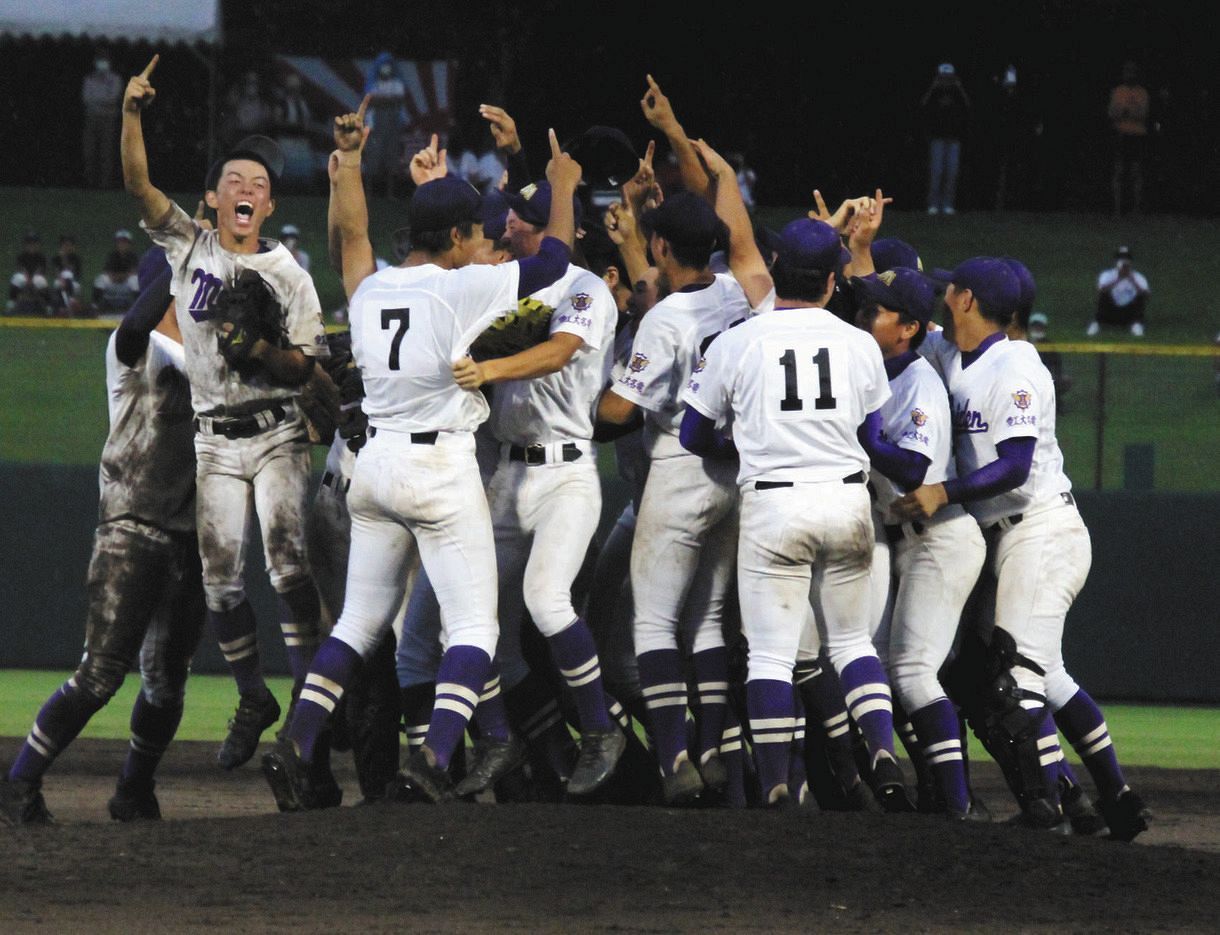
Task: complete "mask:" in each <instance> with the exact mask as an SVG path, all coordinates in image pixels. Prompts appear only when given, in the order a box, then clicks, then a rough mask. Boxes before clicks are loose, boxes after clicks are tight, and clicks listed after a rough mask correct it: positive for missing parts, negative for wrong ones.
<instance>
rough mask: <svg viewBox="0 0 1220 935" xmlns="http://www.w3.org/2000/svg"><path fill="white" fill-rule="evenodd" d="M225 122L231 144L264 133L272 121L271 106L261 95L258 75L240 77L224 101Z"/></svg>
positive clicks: (250, 74)
mask: <svg viewBox="0 0 1220 935" xmlns="http://www.w3.org/2000/svg"><path fill="white" fill-rule="evenodd" d="M225 107H226V110H227V115H226V116H227V120H225V121H224V123H225V125H226V127H227V129H228V132H229V136H230V137H231V140H232V141H233V142H236V141H237V140H240V139H242V138H243V137H246V136H249V135H250V134H252V133H266V132H267V130H268V128H269V127H270V126H271V122H272V120H273V119H274V116H275V115H274V113H273V112H272V109H271V104H270V103H269V102H268V101H267V98H266V97H265V96H264V95H263V87H262V83H261V82H260V81H259V78H258V73H257V72H253V71H248V72H246V73H245V74H244V75H242V77H241V80H240V81H238V83H237V84H235V85H234V86H233V87H232V88H230V89H229V94H228V97H227V98H226V99H225Z"/></svg>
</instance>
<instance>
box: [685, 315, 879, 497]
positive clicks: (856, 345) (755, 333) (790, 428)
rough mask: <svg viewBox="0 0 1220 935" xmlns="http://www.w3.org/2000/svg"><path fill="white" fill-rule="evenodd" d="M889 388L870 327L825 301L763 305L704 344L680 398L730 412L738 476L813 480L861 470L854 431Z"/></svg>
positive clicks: (706, 409) (713, 413)
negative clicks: (849, 320) (839, 314)
mask: <svg viewBox="0 0 1220 935" xmlns="http://www.w3.org/2000/svg"><path fill="white" fill-rule="evenodd" d="M889 396H890V388H889V381H888V380H887V379H886V375H885V366H884V364H883V363H882V360H881V351H880V349H879V348H878V347H877V342H876V341H874V340H873V338H872V335H870V334H867V333H866V332H864V331H861V330H860V329H858V328H854V327H852V326H851V325H848V324H846V323H844V322H843V321H840V320H839V319H838V318H836V317H835V316H834V315H832V314H831V313H830V312H827V311H826V310H825V309H820V308H780V309H775V308H771V309H767V310H765V311H762V312H761V313H760V314H758V315H755V316H754V317H753V318H750V319H748V320H747V321H745V322H743V323H742V324H740V325H738V326H737V327H736V328H732V329H730V330H728V331H725V332H724V333H723V334H721V335H720V336H719V337H717V338H716V340H714V341H713V342H712V343H711V345H710V346H709V347H708V349H707V352H706V353H705V355H704V359H703V360H702V361H701V362H700V363H699V366H698V367H696V370H695V372H694V373H693V374H691V378H690V382H689V383H688V385H687V389H686V394H685V400H686V403H687V405H689V406H693V407H694V408H695V409H696V410H698V411H699V412H700V413H702V414H703V415H705V416H707V417H708V418H709V419H715V420H717V421H720V420H721V419H724V418H725V417H728V416H730V415H731V421H732V425H733V441H734V442H735V443H736V445H737V451H738V452H739V454H740V455H741V470H740V472H739V473H738V475H737V481H738V483H739V484H744V483H746V482H747V481H757V480H778V481H793V482H811V483H818V482H824V481H831V480H839V479H842V478H844V477H848V476H850V475H851V474H854V473H856V472H857V471H867V470H868V455H866V454H865V453H864V448H863V447H862V446H861V445H860V442H859V440H858V439H857V438H856V430H857V429H858V428H859V426H860V423H862V422H863V421H864V418H865V416H867V415H868V414H869V413H870V412H873V411H875V410H877V409H879V408H880V407H881V405H882V404H883V403H884V402H885V401H886V400H887V399H889Z"/></svg>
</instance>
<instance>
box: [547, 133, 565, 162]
mask: <svg viewBox="0 0 1220 935" xmlns="http://www.w3.org/2000/svg"><path fill="white" fill-rule="evenodd" d="M547 139H549V140H550V141H551V158H552V159H558V158H559V157H560V156H562V155H563V152H562V151H561V150H560V149H559V137H557V136H556V135H555V128H554V127H551V129H549V130H547Z"/></svg>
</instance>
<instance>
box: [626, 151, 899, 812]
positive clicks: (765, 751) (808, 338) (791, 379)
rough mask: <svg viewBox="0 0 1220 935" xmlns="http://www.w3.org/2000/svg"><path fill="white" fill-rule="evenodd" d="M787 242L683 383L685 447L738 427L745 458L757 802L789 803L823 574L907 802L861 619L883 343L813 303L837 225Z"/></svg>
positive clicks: (887, 772) (808, 225)
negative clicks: (734, 321) (869, 471)
mask: <svg viewBox="0 0 1220 935" xmlns="http://www.w3.org/2000/svg"><path fill="white" fill-rule="evenodd" d="M700 152H702V153H703V154H704V160H705V162H707V164H708V165H709V168H710V169H711V171H712V172H713V173H715V174H717V175H720V176H723V175H724V174H725V170H726V168H727V165H722V163H723V160H721V159H718V158H717V157H715V156H714V154H712V153H711V152H710V150H705V147H702V146H701V147H700ZM726 188H727V187H726ZM720 191H721V189H719V188H718V204H720V203H721V201H722V198H721V195H720ZM727 197H729V198H731V197H732V195H731V193H730V194H728V196H727ZM733 239H734V240H735V241H738V240H740V241H744V243H743V244H742V245H741V247H740V249H741V250H742V251H743V254H744V256H748V264H744V263H741V262H739V263H737V264H735V265H734V267H733V268H734V272H735V274H736V275H738V278H739V279H741V280H743V281H745V282H757V281H762V282H765V283H769V282H770V276H768V275H767V273H766V267H765V264H764V262H763V259H762V256H761V254H759V253H758V249H757V247H756V246H755V245H754V242H753V239H752V238H746V237H740V238H738V237H735V238H733ZM781 241H782V243H781V249H780V251H779V256H778V258H777V259H776V262H775V265H774V267H773V269H772V275H774V276H775V290H774V291H770V292H768V294H767V296H766V298H764V299H763V300H762V301H761V302H756V303H755V306H756V308H757V309H759V311H760V314H757V315H756V316H755V317H753V318H750V319H748V320H747V321H745V322H744V323H743V324H741V325H739V326H737V327H735V328H732V329H730V330H727V331H725V332H724V333H723V334H721V335H720V336H719V337H716V338H715V339H714V340H713V341H712V342H711V344H710V346H709V347H708V348H707V350H706V352H705V355H704V359H703V360H702V361H701V362H700V365H699V366H698V367H697V368H696V369H695V370H694V371H693V372H692V375H691V376H690V378H689V380H688V385H687V388H686V392H685V394H684V397H683V398H684V400H685V402H686V403H687V406H688V408H687V411H686V414H685V416H684V417H683V421H682V444H683V445H684V446H685V447H686V448H688V449H689V450H691V451H694V452H697V453H710V452H715V451H716V450H717V449H722V448H723V447H724V446H725V445H727V444H730V443H727V442H725V441H724V440H722V439H720V438H719V437H718V436H717V433H716V431H715V425H716V423H717V422H722V421H729V420H731V423H732V430H733V441H734V442H735V444H736V448H737V451H738V453H739V454H740V458H741V467H740V470H739V472H738V476H737V481H738V483H739V485H740V487H741V491H742V493H741V509H742V513H741V535H740V541H739V544H738V550H737V577H738V595H739V601H740V603H741V612H742V628H743V631H744V634H745V637H746V640H747V642H748V644H749V663H748V678H747V682H746V704H747V710H748V713H749V717H750V727H751V735H752V737H753V741H754V750H755V759H756V761H757V764H758V772H759V783H760V787H761V795H762V800H763V802H764V804H766V805H769V806H781V805H783V804H785V803H787V802H789V801H795V799H794V798H793V797H791V796H790V793H789V785H788V781H789V748H790V746H791V743H792V740H793V735H794V728H795V725H794V704H793V698H794V696H793V668H794V666H795V663H796V661H797V651H798V643H799V641H800V636H801V631H802V627H803V626H804V625H805V623H806V620H807V618H808V602H809V596H810V583H811V578H813V577H814V576H815V575H816V576H817V578H818V587H817V589H816V591H815V598H816V601H817V605H818V606H817V608H816V610H817V614H818V617H819V619H820V620H821V621H822V622H823V624H824V626H825V629H826V644H827V648H828V652H829V655H830V659H831V661H832V662H833V663H834V665H835V668H836V669H837V670H838V671H839V673H840V677H841V679H842V682H843V687H844V689H845V691H846V692H847V701H848V704H849V707H850V709H851V712H852V715H853V717H854V718H855V720H856V722H857V724H859V726H860V728H861V730H862V732H863V733H864V736H865V739H866V742H867V743H868V746H869V753H870V759H871V766H872V770H873V774H874V779H875V789H876V791H877V794H878V797H879V799H880V800H881V802H882V804H883V806H885V807H887V808H890V809H892V810H900V809H901V810H906V809H908V808H909V807H910V805H909V802H906V793H905V790H904V788H903V784H902V774H901V771H900V769H899V768H898V764H897V761H896V759H895V757H894V752H893V721H892V714H891V709H890V700H889V694H890V692H889V686H888V684H886V681H885V674H884V671H883V670H882V668H881V664H880V662H879V660H878V659H877V657H876V653H875V651H874V650H873V648H872V644H871V643H870V641H869V626H868V620H867V617H866V612H867V611H866V608H867V594H868V568H869V560H870V558H871V551H872V547H873V536H872V521H871V518H870V516H869V497H868V492H867V490H866V488H865V473H864V469H865V468H866V467H867V464H868V459H869V454H870V453H872V452H876V455H877V457H878V458H880V457H881V456H882V455H883V454H886V446H885V445H884V444H883V443H880V442H879V434H880V417H879V415H878V414H877V410H878V409H879V407H880V405H881V404H882V403H883V402H885V400H886V399H888V398H889V395H890V394H889V387H888V385H887V382H886V379H885V371H884V368H883V366H882V362H881V355H880V353H879V351H878V350H877V346H876V344H875V343H874V342H873V341H872V340H871V339H869V338H868V337H867V336H865V335H863V334H862V333H861V332H860V331H859V330H858V329H855V328H853V327H851V326H849V325H846V324H844V323H842V322H840V321H838V320H837V319H835V318H834V316H833V315H831V314H830V313H829V312H826V311H825V310H824V309H823V308H821V307H820V305H821V303H822V302H824V301H825V299H826V298H827V297H828V295H829V294H830V291H831V289H832V288H833V276H834V274H833V272H832V270H833V269H834V268H835V267H836V266H837V264H838V261H839V254H840V249H841V245H840V241H839V236H838V234H837V233H836V232H835V230H834V229H833V228H832V227H830V226H829V225H827V224H825V223H822V222H820V221H812V220H801V221H795V222H793V223H791V224H789V225H788V226H787V227H785V228H784V230H783V232H782V233H781ZM751 288H754V289H756V288H757V287H756V286H751ZM777 293H778V295H779V296H780V298H778V299H777V298H776V294H777ZM658 307H659V306H658ZM655 312H656V309H654V310H653V312H652V313H650V314H655ZM645 324H647V319H645ZM865 441H867V443H868V446H869V448H868V451H867V452H866V449H865V447H864V442H865ZM890 454H892V450H891V451H890ZM653 470H654V471H655V470H656V465H655V464H654V465H653ZM651 483H652V479H651V475H650V478H649V484H650V485H651ZM645 496H647V491H646V492H645Z"/></svg>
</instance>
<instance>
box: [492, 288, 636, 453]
mask: <svg viewBox="0 0 1220 935" xmlns="http://www.w3.org/2000/svg"><path fill="white" fill-rule="evenodd" d="M521 303H522V304H524V303H531V304H538V305H543V306H546V307H548V308H550V309H552V310H553V311H552V314H551V334H558V333H560V332H562V333H564V334H574V335H576V336H577V337H578V338H580V339H581V340H582V341H584V345H583V346H582V347H581V348H580V349H579V350H578V351H577V352H576V353H575V354H574V355H572V359H571V360H569V361H568V362H567V363H566V364H564V365H563V367H561V368H560V369H559V370H558V371H556V372H555V373H551V374H548V375H546V376H544V377H538V378H536V379H533V380H508V381H506V382H504V383H500V384H498V385H497V386H496V389H495V393H493V394H492V401H491V430H492V432H493V433H494V434H495V436H496V438H498V439H499V440H500V441H502V442H509V443H511V444H514V445H532V444H543V443H547V442H553V441H564V440H568V439H591V438H592V437H593V410H594V407H595V406H596V404H597V398H598V396H599V395H600V394H601V391H602V387H604V386H605V385H606V378H607V376H608V374H609V365H610V350H611V347H612V346H613V343H614V325H615V322H616V320H617V318H618V308H617V306H615V304H614V296H613V295H611V294H610V289H609V288H608V287H607V286H606V284H605V283H604V282H602V280H601V278H600V277H599V276H597V275H595V274H593V273H591V272H589V271H588V270H586V269H581V268H580V267H579V266H572V265H569V266H568V271H567V272H566V273H564V275H563V276H562V278H560V279H559V280H558V281H557V282H555V283H552V284H551V285H549V286H547V287H546V288H545V289H542V290H540V291H539V292H535V293H534V294H533V295H531V296H529V297H528V298H525V299H522V300H521Z"/></svg>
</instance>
